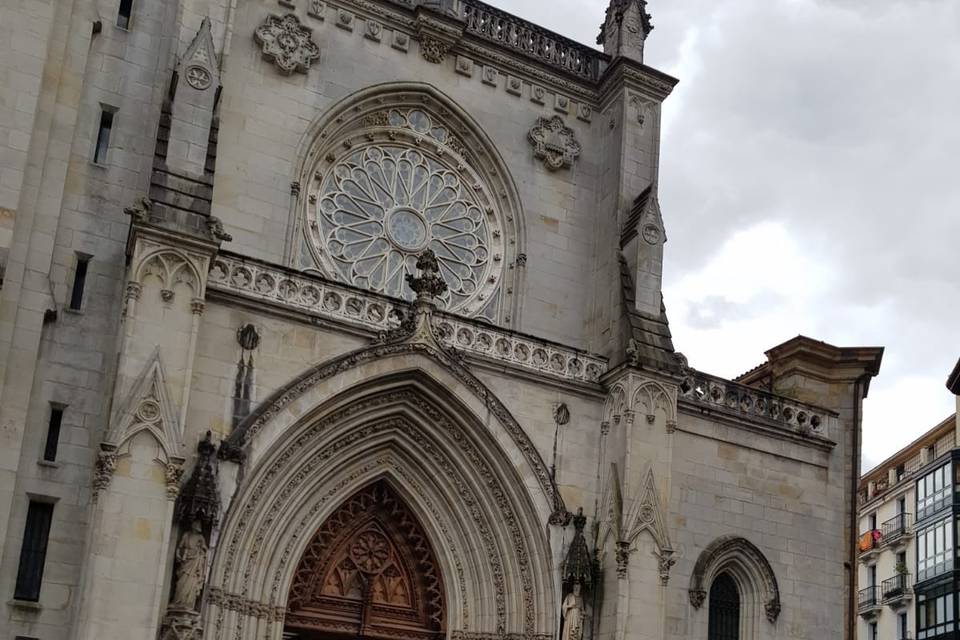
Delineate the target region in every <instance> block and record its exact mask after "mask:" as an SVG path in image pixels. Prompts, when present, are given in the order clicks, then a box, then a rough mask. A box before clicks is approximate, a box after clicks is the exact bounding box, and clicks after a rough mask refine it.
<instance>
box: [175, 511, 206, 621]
mask: <svg viewBox="0 0 960 640" xmlns="http://www.w3.org/2000/svg"><path fill="white" fill-rule="evenodd" d="M176 560H177V582H176V586H175V587H174V590H173V600H172V601H171V602H170V608H171V609H186V610H191V611H192V610H195V609H196V608H197V600H198V599H199V598H200V594H201V593H202V592H203V582H204V575H205V574H206V570H207V541H206V539H205V538H204V537H203V525H202V524H201V523H200V521H199V520H194V521H193V523H192V524H191V525H190V531H187V532H186V533H184V534H183V535H182V536H181V537H180V544H179V545H177V555H176Z"/></svg>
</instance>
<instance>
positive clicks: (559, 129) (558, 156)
mask: <svg viewBox="0 0 960 640" xmlns="http://www.w3.org/2000/svg"><path fill="white" fill-rule="evenodd" d="M527 137H528V138H529V140H530V143H531V144H532V145H533V153H534V155H535V156H536V157H537V158H539V159H540V160H543V164H544V166H545V167H546V168H547V169H548V170H550V171H558V170H560V169H566V168H569V167H571V166H573V162H574V161H575V160H576V159H577V157H578V156H579V155H580V152H581V151H582V150H583V147H582V146H581V145H580V143H579V142H578V141H577V138H576V135H575V134H574V132H573V129H571V128H570V127H568V126H567V125H566V124H564V122H563V118H561V117H560V116H554V117H552V118H542V117H541V118H537V122H536V124H535V125H534V126H533V128H532V129H530V133H529V134H528V136H527Z"/></svg>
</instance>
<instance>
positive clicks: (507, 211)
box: [290, 83, 525, 326]
mask: <svg viewBox="0 0 960 640" xmlns="http://www.w3.org/2000/svg"><path fill="white" fill-rule="evenodd" d="M414 113H416V114H417V115H416V118H415V119H414V118H413V116H411V114H414ZM421 123H422V126H420V125H421ZM380 149H409V150H411V151H412V152H414V153H416V154H418V155H417V157H418V158H423V159H426V161H427V162H428V163H429V164H430V166H431V167H434V169H435V170H437V171H440V172H441V173H443V174H444V175H447V174H449V176H457V178H458V184H457V185H454V186H455V187H456V190H457V191H458V192H459V193H461V199H463V200H464V202H466V203H467V204H466V205H465V206H466V207H467V208H468V209H470V210H472V209H473V208H474V207H475V208H476V209H477V211H480V212H482V213H481V214H480V219H479V220H478V221H477V224H478V225H479V227H478V229H480V230H481V231H482V234H481V235H482V236H483V243H484V244H485V249H484V252H483V254H482V255H479V257H477V260H476V264H473V263H471V264H472V265H473V266H471V268H475V270H477V273H476V278H477V282H476V284H475V285H474V284H471V285H470V287H468V288H458V287H459V284H458V283H452V285H451V286H452V292H451V295H453V293H454V292H459V293H458V295H459V296H460V297H458V298H456V299H451V301H450V304H452V305H454V307H455V310H456V311H457V313H460V314H462V315H466V316H470V317H484V318H486V319H487V320H489V321H491V322H494V323H496V324H502V325H505V326H513V325H515V324H516V323H517V322H518V320H519V318H518V317H517V313H518V312H519V309H520V303H519V300H518V297H519V292H520V291H521V290H522V287H521V286H520V285H521V283H520V276H521V272H522V269H521V268H519V267H520V263H521V256H524V255H525V236H524V224H523V209H522V205H521V200H520V197H519V194H518V192H517V189H516V186H515V184H514V181H513V179H512V177H511V175H510V171H509V168H508V165H507V164H506V162H504V160H503V158H502V157H501V156H500V154H499V153H498V152H497V150H496V147H495V146H494V144H493V142H492V140H490V138H489V137H488V136H487V135H486V133H484V131H483V129H482V127H480V125H479V124H478V123H477V122H476V121H475V120H474V119H473V118H472V117H470V116H469V115H468V114H467V113H466V112H465V111H464V110H463V109H461V108H460V107H458V106H457V105H456V104H455V103H454V101H453V100H452V99H451V98H449V97H448V96H446V95H445V94H443V93H442V92H440V91H439V90H438V89H436V88H435V87H432V86H430V85H427V84H423V83H389V84H383V85H377V86H373V87H370V88H367V89H364V90H362V91H359V92H357V93H355V94H352V95H351V96H349V97H348V98H346V99H344V100H343V101H341V102H340V103H338V104H337V105H335V106H334V107H333V108H331V109H330V110H329V112H328V113H327V115H326V116H324V117H323V118H321V119H320V120H318V121H317V122H316V123H315V124H314V125H313V126H312V127H311V128H310V130H309V131H308V132H307V134H306V135H305V136H304V138H303V140H302V141H301V145H300V150H299V157H300V158H301V159H302V160H301V164H300V168H299V170H298V175H297V178H296V179H297V180H298V182H299V184H301V185H303V189H304V191H305V192H306V193H307V194H309V195H308V197H306V198H303V201H302V202H301V203H300V206H301V209H300V211H299V212H298V215H297V220H296V221H295V224H294V225H293V226H292V228H299V229H301V231H300V232H299V234H298V233H297V232H296V231H295V237H294V238H291V240H290V247H291V251H292V248H293V247H295V246H297V245H298V244H299V239H298V238H297V237H296V236H297V235H301V236H302V237H303V238H304V240H305V241H306V242H305V244H306V246H307V247H308V248H309V249H310V251H311V253H312V257H311V262H312V263H313V264H306V263H301V264H299V265H297V266H300V267H313V266H315V268H319V269H320V270H321V271H322V272H323V273H324V274H325V275H327V276H329V277H331V278H334V279H338V280H343V279H344V277H345V276H344V274H343V273H342V268H341V267H339V266H338V265H339V263H337V264H335V263H334V261H333V258H332V257H331V255H328V254H329V253H330V252H329V251H326V250H320V248H321V247H323V246H324V245H325V244H326V243H328V242H329V239H328V236H329V235H330V233H331V232H330V230H329V229H326V230H325V229H324V228H323V225H322V224H321V222H322V220H321V219H319V216H318V211H319V207H321V205H322V204H323V202H325V201H326V200H324V198H325V195H324V194H325V193H327V190H329V189H330V188H331V187H330V184H329V183H330V179H331V176H332V175H333V174H334V172H335V171H339V172H341V173H342V172H344V171H346V167H347V166H352V165H351V163H352V164H356V162H357V158H358V157H360V156H363V157H367V156H369V155H370V154H369V153H367V152H366V150H370V153H374V155H376V154H379V153H381V151H378V150H380ZM361 152H363V153H361ZM358 154H359V155H358ZM403 161H404V162H406V160H403ZM414 164H417V163H416V162H414ZM344 175H346V174H344ZM377 175H379V174H377ZM451 188H453V187H451ZM378 193H379V192H378ZM384 197H386V196H384ZM390 197H391V198H392V197H393V196H392V195H391V196H390ZM327 200H329V198H327ZM391 202H392V201H391ZM380 204H383V205H384V206H386V204H384V202H381V203H380ZM393 204H395V205H396V207H393V208H391V211H393V210H394V209H396V211H398V212H401V213H403V214H404V215H407V216H408V217H410V215H414V216H417V217H421V218H422V217H423V215H422V214H421V213H420V212H419V211H418V212H416V213H414V214H408V213H405V212H406V211H407V209H409V207H407V206H406V205H405V204H404V202H400V201H397V202H395V203H393ZM330 206H332V205H330ZM371 206H372V205H371ZM391 206H392V205H391ZM388 213H389V212H388ZM391 215H392V214H391ZM445 215H446V214H445ZM431 225H432V226H433V227H438V228H441V229H442V228H443V227H442V225H441V226H438V225H436V224H435V223H429V224H428V229H429V228H432V227H431ZM428 237H429V238H432V236H431V235H430V234H429V233H428ZM437 241H438V242H439V240H437ZM384 242H387V241H386V240H384ZM391 242H393V241H391ZM430 242H433V240H430ZM388 244H389V243H388ZM401 244H402V243H401ZM384 246H387V245H384ZM391 251H392V250H391ZM399 253H401V254H404V253H405V254H406V257H407V260H408V263H409V264H408V267H409V265H412V260H411V256H412V254H413V253H415V251H414V250H413V248H412V245H411V248H403V250H402V251H400V252H399ZM438 255H439V256H440V258H441V260H442V259H443V257H444V254H443V252H442V251H438ZM451 255H452V254H451ZM451 259H453V258H452V257H451ZM375 275H376V274H375V273H373V274H372V275H371V278H373V276H375ZM451 277H452V276H451ZM401 280H402V279H401ZM352 284H357V285H358V286H364V285H363V284H362V283H356V282H352ZM472 287H476V288H475V289H473V288H472ZM404 291H405V290H404Z"/></svg>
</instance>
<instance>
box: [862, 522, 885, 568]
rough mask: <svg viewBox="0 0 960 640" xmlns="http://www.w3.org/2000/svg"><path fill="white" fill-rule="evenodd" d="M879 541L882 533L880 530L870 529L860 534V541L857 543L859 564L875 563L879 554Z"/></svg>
mask: <svg viewBox="0 0 960 640" xmlns="http://www.w3.org/2000/svg"><path fill="white" fill-rule="evenodd" d="M881 540H883V532H882V531H880V529H871V530H869V531H866V532H864V533H861V534H860V541H859V542H858V543H857V548H858V550H859V551H860V562H863V563H865V564H873V563H874V562H876V559H877V554H879V553H880V541H881Z"/></svg>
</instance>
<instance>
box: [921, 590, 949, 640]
mask: <svg viewBox="0 0 960 640" xmlns="http://www.w3.org/2000/svg"><path fill="white" fill-rule="evenodd" d="M953 598H954V594H953V592H952V591H950V586H949V585H947V586H943V587H940V588H939V589H936V590H934V591H931V592H929V593H921V594H919V595H917V640H926V639H927V638H936V637H937V636H939V635H942V634H946V633H948V632H951V631H953V627H954V620H955V615H954V606H953Z"/></svg>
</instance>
